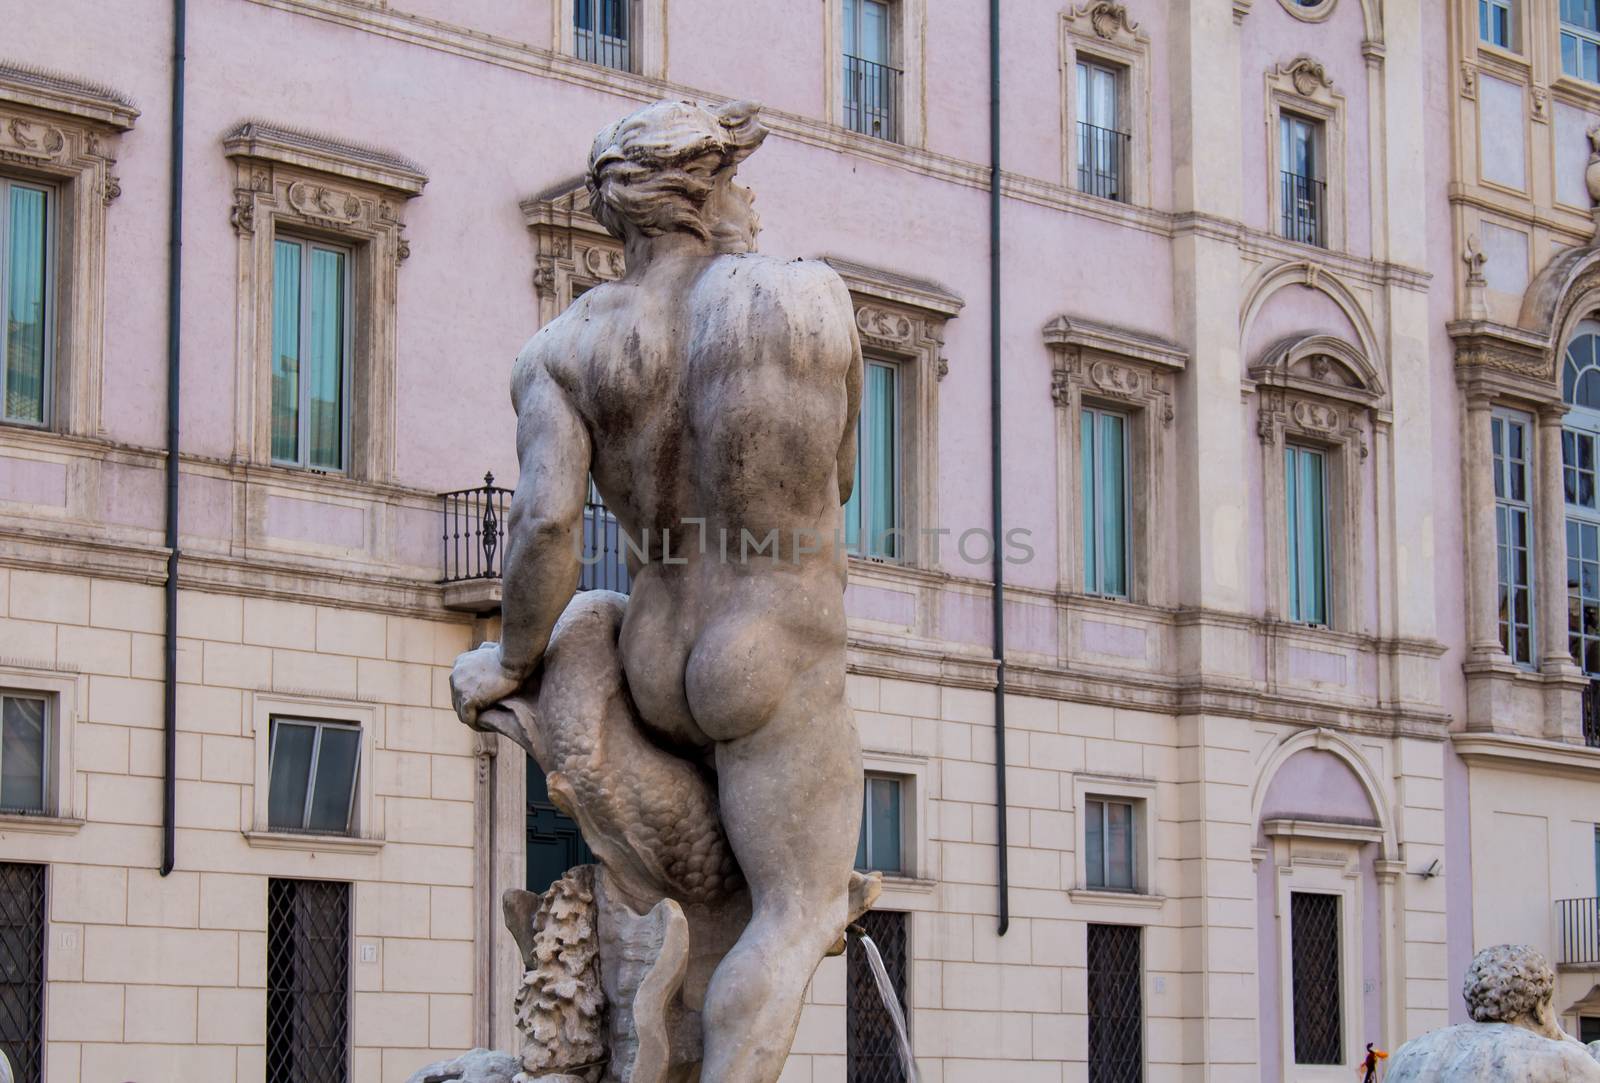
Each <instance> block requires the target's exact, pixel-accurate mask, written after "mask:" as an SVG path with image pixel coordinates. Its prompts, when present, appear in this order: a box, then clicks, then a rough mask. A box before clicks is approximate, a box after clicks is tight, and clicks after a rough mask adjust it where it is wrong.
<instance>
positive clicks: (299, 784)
mask: <svg viewBox="0 0 1600 1083" xmlns="http://www.w3.org/2000/svg"><path fill="white" fill-rule="evenodd" d="M360 763H361V728H360V727H359V726H351V725H346V724H342V723H338V722H323V721H315V720H312V719H304V718H276V717H275V718H273V719H272V750H271V760H270V764H269V766H268V772H269V775H270V777H271V783H270V786H271V788H270V790H269V792H268V795H267V823H268V826H269V827H270V828H271V829H272V830H273V831H310V832H318V833H321V834H329V835H340V834H348V833H349V832H350V831H351V830H352V828H353V826H354V825H353V823H352V821H353V820H354V815H353V812H352V810H353V808H354V801H355V793H356V775H357V772H358V771H359V769H360Z"/></svg>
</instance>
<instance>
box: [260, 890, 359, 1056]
mask: <svg viewBox="0 0 1600 1083" xmlns="http://www.w3.org/2000/svg"><path fill="white" fill-rule="evenodd" d="M349 1078H350V885H349V884H340V883H329V882H327V881H321V880H270V881H268V883H267V1083H348V1081H349Z"/></svg>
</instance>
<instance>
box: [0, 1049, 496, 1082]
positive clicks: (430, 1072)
mask: <svg viewBox="0 0 1600 1083" xmlns="http://www.w3.org/2000/svg"><path fill="white" fill-rule="evenodd" d="M521 1070H522V1062H521V1061H519V1060H518V1059H517V1058H516V1057H513V1056H512V1055H511V1054H510V1053H496V1052H494V1051H493V1050H490V1049H474V1050H472V1051H471V1052H469V1053H463V1054H462V1055H461V1056H459V1057H456V1058H455V1059H454V1060H441V1061H437V1062H435V1063H433V1064H430V1065H428V1066H427V1067H426V1068H419V1069H418V1070H417V1071H416V1072H413V1073H412V1075H411V1078H410V1079H408V1080H407V1081H406V1083H514V1081H515V1080H516V1076H517V1073H518V1072H520V1071H521ZM9 1078H10V1077H9V1076H4V1075H0V1080H9Z"/></svg>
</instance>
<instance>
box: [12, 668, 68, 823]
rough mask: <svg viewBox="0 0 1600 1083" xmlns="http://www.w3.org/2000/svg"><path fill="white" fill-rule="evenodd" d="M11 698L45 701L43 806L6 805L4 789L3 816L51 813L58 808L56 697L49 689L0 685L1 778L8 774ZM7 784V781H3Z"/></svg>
mask: <svg viewBox="0 0 1600 1083" xmlns="http://www.w3.org/2000/svg"><path fill="white" fill-rule="evenodd" d="M11 699H27V700H36V701H38V702H39V703H40V704H42V705H43V706H42V709H41V714H42V716H43V717H42V721H41V724H40V745H41V747H40V749H39V807H38V808H21V807H14V806H8V805H6V804H4V801H3V797H4V794H3V792H0V815H5V816H48V815H50V813H51V810H52V809H53V808H54V807H55V804H56V801H55V792H54V791H55V788H56V782H55V780H54V778H53V777H52V776H53V774H54V772H52V771H51V769H50V765H51V763H52V762H53V760H54V758H55V756H56V754H57V753H56V749H55V744H56V742H55V741H54V740H53V739H52V734H53V733H54V731H55V729H56V727H57V724H58V723H57V720H56V713H57V707H56V697H55V696H54V695H52V694H50V693H48V692H39V691H33V690H27V689H15V688H10V687H5V686H0V779H3V776H4V767H5V701H6V700H11ZM0 785H3V783H0Z"/></svg>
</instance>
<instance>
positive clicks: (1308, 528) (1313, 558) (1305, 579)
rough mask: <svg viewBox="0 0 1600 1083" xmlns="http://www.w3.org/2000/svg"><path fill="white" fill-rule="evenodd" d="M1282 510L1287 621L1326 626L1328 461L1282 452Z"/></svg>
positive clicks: (1297, 450) (1306, 451)
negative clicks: (1286, 559) (1286, 558)
mask: <svg viewBox="0 0 1600 1083" xmlns="http://www.w3.org/2000/svg"><path fill="white" fill-rule="evenodd" d="M1283 458H1284V497H1285V500H1284V509H1285V517H1286V519H1287V527H1288V531H1287V533H1288V547H1289V565H1288V572H1289V619H1290V620H1293V621H1299V622H1301V623H1302V624H1327V623H1328V516H1327V470H1326V465H1327V464H1326V457H1325V456H1324V455H1323V453H1322V452H1320V451H1313V450H1311V449H1310V448H1303V447H1298V446H1296V445H1294V444H1290V445H1289V446H1288V447H1286V448H1284V457H1283Z"/></svg>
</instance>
